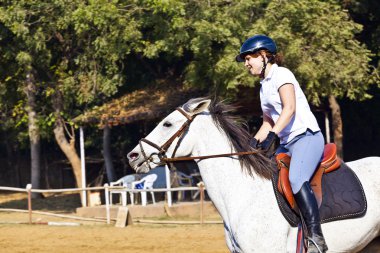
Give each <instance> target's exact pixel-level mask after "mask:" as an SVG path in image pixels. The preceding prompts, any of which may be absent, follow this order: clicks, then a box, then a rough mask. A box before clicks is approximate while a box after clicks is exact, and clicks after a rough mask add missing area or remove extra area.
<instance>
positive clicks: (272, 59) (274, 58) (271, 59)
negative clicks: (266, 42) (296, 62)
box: [259, 50, 284, 66]
mask: <svg viewBox="0 0 380 253" xmlns="http://www.w3.org/2000/svg"><path fill="white" fill-rule="evenodd" d="M259 53H260V54H263V53H265V55H266V56H267V58H268V63H271V64H274V63H276V64H277V65H278V66H281V65H282V63H283V61H284V57H283V55H282V54H281V53H277V54H275V55H274V54H272V53H271V52H269V51H268V50H260V51H259Z"/></svg>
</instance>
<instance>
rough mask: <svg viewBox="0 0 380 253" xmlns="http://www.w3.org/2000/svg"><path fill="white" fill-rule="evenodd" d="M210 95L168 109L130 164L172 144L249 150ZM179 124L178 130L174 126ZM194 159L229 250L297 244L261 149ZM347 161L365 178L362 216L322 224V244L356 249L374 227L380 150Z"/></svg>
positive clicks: (187, 151) (184, 152)
mask: <svg viewBox="0 0 380 253" xmlns="http://www.w3.org/2000/svg"><path fill="white" fill-rule="evenodd" d="M210 103H211V101H210V100H208V99H201V98H199V99H192V100H190V101H188V102H187V103H186V104H184V105H183V106H182V107H181V108H182V110H176V111H174V112H172V113H171V114H169V115H168V116H167V117H166V118H165V119H163V120H162V121H161V122H160V123H159V124H158V125H157V127H156V128H155V129H154V130H153V131H152V132H151V133H150V134H149V135H148V136H147V137H146V139H143V141H141V142H140V144H139V145H138V146H136V147H135V148H134V149H133V150H132V151H131V152H130V153H129V154H128V158H129V161H130V164H131V166H132V167H133V168H134V169H135V170H136V171H137V172H147V171H148V170H149V169H151V168H154V167H156V166H157V162H159V157H162V155H167V156H168V157H171V156H172V154H173V152H174V153H175V157H183V156H204V155H212V154H224V153H232V152H238V151H243V149H246V151H247V150H249V149H250V148H249V146H248V139H249V133H248V132H247V131H246V130H244V129H243V128H241V127H240V126H238V125H236V124H235V123H234V119H233V118H232V117H231V116H228V114H226V113H225V110H226V108H227V106H225V105H223V104H221V103H219V104H214V105H213V104H211V105H210ZM181 108H180V109H181ZM195 116H196V117H195ZM193 117H194V118H193ZM188 124H189V126H188ZM180 128H182V129H183V130H181V131H178V130H179V129H180ZM173 136H174V137H173ZM177 144H178V145H177ZM160 150H161V152H159V151H160ZM157 153H159V155H157ZM196 162H197V163H198V166H199V169H200V173H201V176H202V179H203V180H204V183H205V185H206V188H207V192H208V194H209V196H210V198H211V200H212V201H213V203H214V205H215V207H216V208H217V210H218V211H219V213H220V215H221V217H222V218H223V221H224V224H225V225H224V227H225V237H226V242H227V246H228V248H229V250H230V251H231V252H260V253H269V252H276V253H278V252H295V249H296V234H297V229H296V228H292V227H290V225H289V224H288V222H287V221H286V220H285V218H284V217H283V215H282V214H281V212H280V209H279V207H278V205H277V201H276V198H275V195H274V192H273V187H272V183H271V181H270V180H269V178H270V175H271V173H272V169H271V168H272V167H273V166H269V165H268V163H267V162H268V161H267V160H266V159H265V158H264V157H263V156H261V155H249V156H240V157H237V156H230V157H218V158H210V159H196ZM263 164H265V166H266V167H265V168H263ZM347 165H348V166H349V167H350V168H351V169H353V170H354V171H355V173H356V174H357V176H358V177H359V179H360V181H361V183H362V185H363V188H364V190H365V194H366V197H367V204H368V209H367V212H366V214H365V216H363V217H361V218H355V219H347V220H341V221H334V222H330V223H326V224H322V230H323V233H324V235H325V238H326V242H327V245H328V247H329V251H328V252H358V251H360V250H361V249H363V248H364V247H365V246H366V245H367V244H368V243H370V242H371V241H372V240H373V239H374V238H375V237H377V236H379V235H380V232H379V231H380V184H379V180H380V157H367V158H363V159H360V160H357V161H353V162H348V163H347ZM250 168H252V169H250Z"/></svg>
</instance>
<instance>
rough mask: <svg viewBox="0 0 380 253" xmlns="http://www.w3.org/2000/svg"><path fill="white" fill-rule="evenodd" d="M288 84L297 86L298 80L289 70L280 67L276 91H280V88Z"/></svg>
mask: <svg viewBox="0 0 380 253" xmlns="http://www.w3.org/2000/svg"><path fill="white" fill-rule="evenodd" d="M286 83H291V84H293V85H295V84H296V83H297V80H296V78H295V76H294V74H293V73H292V72H291V71H290V70H289V69H287V68H283V67H279V69H278V74H277V76H276V80H275V86H276V89H277V90H278V89H280V87H281V86H282V85H284V84H286Z"/></svg>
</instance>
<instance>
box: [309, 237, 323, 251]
mask: <svg viewBox="0 0 380 253" xmlns="http://www.w3.org/2000/svg"><path fill="white" fill-rule="evenodd" d="M307 241H309V242H311V243H312V244H314V245H315V247H317V250H318V252H319V253H325V251H322V250H321V249H320V247H319V246H318V244H317V243H316V242H315V241H314V240H313V238H311V237H307ZM307 248H309V245H308V246H307Z"/></svg>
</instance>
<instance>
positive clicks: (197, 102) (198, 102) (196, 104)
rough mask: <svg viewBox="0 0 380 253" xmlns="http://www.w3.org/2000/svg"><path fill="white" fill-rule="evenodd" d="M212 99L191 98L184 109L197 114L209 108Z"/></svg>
mask: <svg viewBox="0 0 380 253" xmlns="http://www.w3.org/2000/svg"><path fill="white" fill-rule="evenodd" d="M210 104H211V99H204V98H202V99H190V100H189V101H188V102H187V103H186V104H184V105H183V109H184V110H185V111H186V112H188V113H189V114H190V115H196V114H198V113H201V112H203V111H205V110H207V109H208V107H209V105H210Z"/></svg>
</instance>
